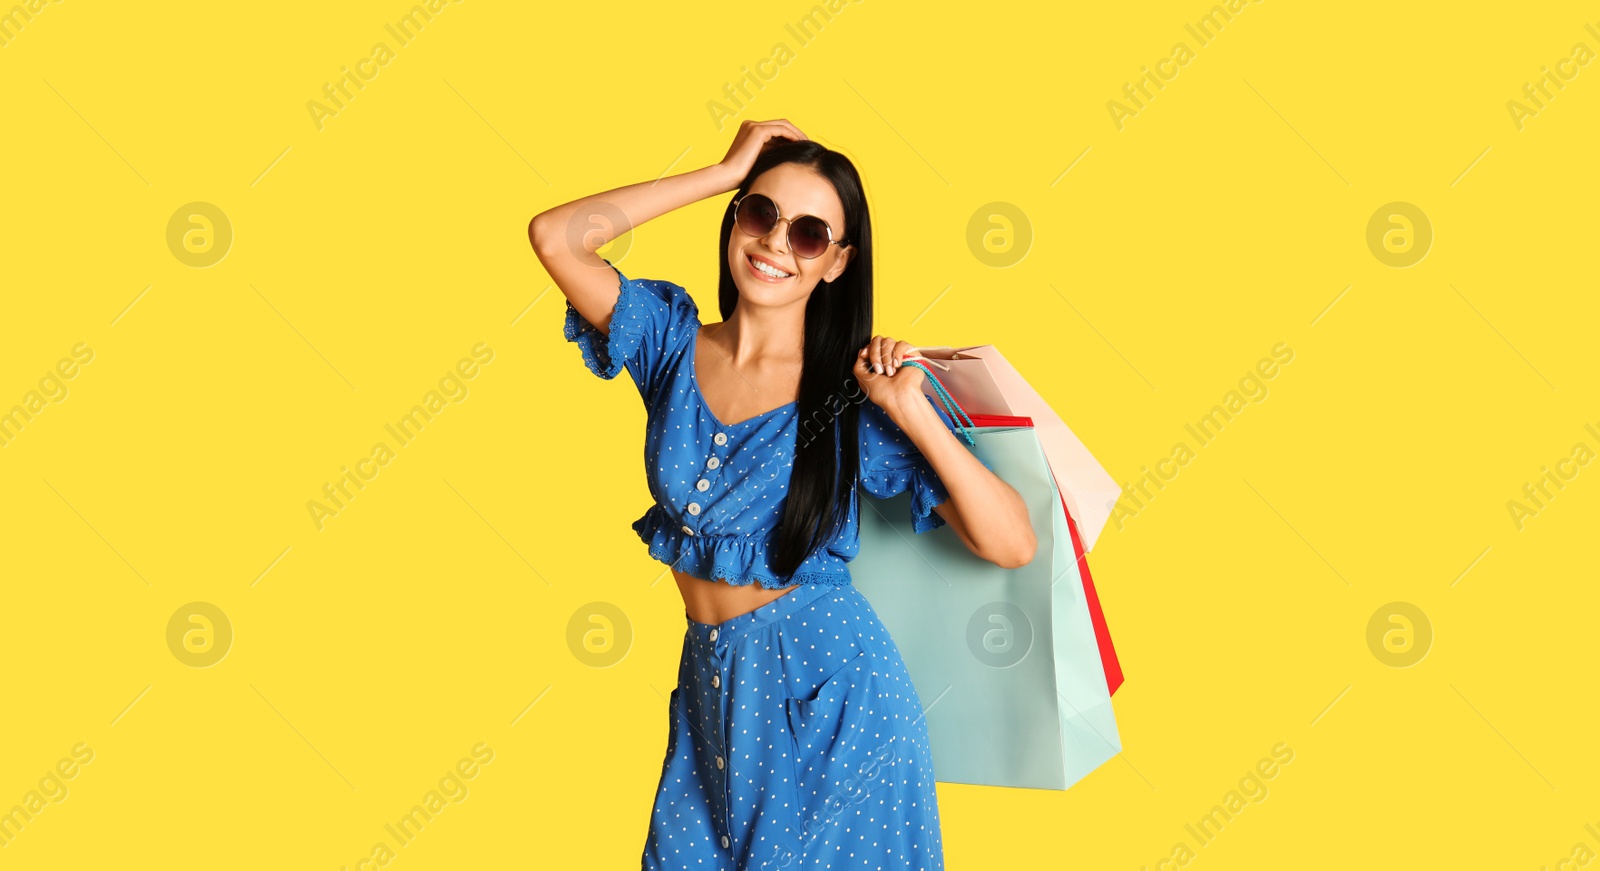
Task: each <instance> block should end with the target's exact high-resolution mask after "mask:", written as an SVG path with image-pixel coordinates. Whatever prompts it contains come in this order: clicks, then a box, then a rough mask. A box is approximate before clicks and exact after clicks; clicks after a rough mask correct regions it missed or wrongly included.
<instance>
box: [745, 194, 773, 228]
mask: <svg viewBox="0 0 1600 871" xmlns="http://www.w3.org/2000/svg"><path fill="white" fill-rule="evenodd" d="M736 217H737V218H738V221H739V229H741V230H743V231H744V232H746V233H748V234H749V235H751V236H765V235H767V234H768V233H771V232H772V227H773V225H775V224H777V223H778V207H777V206H775V205H773V204H772V200H769V199H767V198H766V197H764V196H762V195H760V194H750V195H748V196H746V197H745V198H744V199H742V200H740V201H739V213H738V215H737V216H736Z"/></svg>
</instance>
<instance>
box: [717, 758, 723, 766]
mask: <svg viewBox="0 0 1600 871" xmlns="http://www.w3.org/2000/svg"><path fill="white" fill-rule="evenodd" d="M722 767H723V762H722V757H721V756H718V757H717V768H722Z"/></svg>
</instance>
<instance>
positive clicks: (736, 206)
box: [729, 192, 850, 260]
mask: <svg viewBox="0 0 1600 871" xmlns="http://www.w3.org/2000/svg"><path fill="white" fill-rule="evenodd" d="M753 196H755V197H761V198H762V199H764V200H766V201H767V202H769V203H772V211H773V212H774V213H775V214H777V215H778V217H777V219H776V220H774V221H773V222H772V226H773V228H774V229H776V228H777V226H778V223H779V222H780V221H787V222H788V224H789V229H788V230H786V231H785V232H784V234H783V235H784V241H785V242H787V243H788V244H789V250H790V251H794V240H792V239H790V238H789V235H790V234H791V233H793V232H794V222H795V221H798V220H800V219H801V218H816V219H817V220H819V221H821V222H822V229H824V230H827V231H828V245H848V244H850V243H849V241H848V240H847V239H835V238H833V225H832V224H829V223H828V221H827V219H826V218H820V217H817V216H816V215H796V216H794V217H793V218H785V217H784V216H783V215H782V213H779V212H778V203H777V201H776V200H774V199H773V198H772V197H769V196H767V195H766V194H758V193H755V192H746V193H745V195H744V196H742V197H737V198H735V199H734V201H733V202H732V203H730V204H729V205H731V206H732V207H733V224H734V226H736V227H738V226H739V204H740V203H742V202H744V201H745V200H747V199H749V198H750V197H753ZM739 229H740V230H741V231H744V228H743V227H739ZM746 232H748V231H746ZM767 232H768V233H771V232H772V230H768V231H767ZM826 253H828V247H827V245H824V246H823V248H822V250H821V251H819V252H817V254H816V256H815V257H805V256H803V255H801V253H800V252H798V251H795V252H794V256H796V257H799V258H800V259H801V260H815V259H817V257H821V256H822V255H824V254H826Z"/></svg>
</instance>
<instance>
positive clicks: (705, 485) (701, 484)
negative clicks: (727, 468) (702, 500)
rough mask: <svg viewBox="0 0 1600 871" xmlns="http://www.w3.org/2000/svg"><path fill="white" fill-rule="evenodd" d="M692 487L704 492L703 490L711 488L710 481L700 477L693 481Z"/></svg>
mask: <svg viewBox="0 0 1600 871" xmlns="http://www.w3.org/2000/svg"><path fill="white" fill-rule="evenodd" d="M694 488H695V489H696V490H699V491H700V492H702V493H704V492H705V491H707V490H710V489H711V482H710V481H707V480H706V479H704V478H701V479H700V480H698V481H696V482H694Z"/></svg>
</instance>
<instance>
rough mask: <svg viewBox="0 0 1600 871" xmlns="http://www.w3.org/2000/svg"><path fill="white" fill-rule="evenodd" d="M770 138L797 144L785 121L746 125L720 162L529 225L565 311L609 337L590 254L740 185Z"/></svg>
mask: <svg viewBox="0 0 1600 871" xmlns="http://www.w3.org/2000/svg"><path fill="white" fill-rule="evenodd" d="M774 137H782V138H787V139H797V140H798V139H804V138H805V134H803V133H801V132H800V131H799V129H797V128H796V127H795V126H794V125H792V124H790V123H789V122H787V121H781V120H780V121H761V122H757V121H745V122H744V123H743V124H740V125H739V132H738V133H737V134H736V135H735V137H734V141H733V145H732V147H731V148H729V150H728V155H727V156H726V157H724V158H723V159H722V160H721V162H719V163H715V164H712V165H711V166H708V167H705V168H703V169H697V170H694V171H692V172H685V173H681V174H679V175H674V176H668V177H667V178H663V179H658V180H656V181H650V182H638V183H636V184H630V185H627V186H626V187H620V188H616V189H614V190H609V191H605V192H603V193H598V194H593V195H591V196H587V197H583V198H581V199H577V200H573V201H572V202H570V203H563V204H562V205H559V206H556V207H554V208H551V209H547V210H545V211H543V212H540V213H539V214H537V215H535V216H534V217H533V220H531V221H529V222H528V241H529V243H531V244H532V245H533V253H534V254H535V255H536V256H538V258H539V262H540V263H542V264H544V268H545V271H546V272H548V273H550V278H551V279H553V280H554V281H555V283H556V286H557V287H559V288H561V292H562V293H563V294H565V295H566V297H567V299H568V301H570V302H571V303H572V307H573V308H575V309H577V310H578V314H580V315H583V318H584V320H586V321H588V322H589V323H591V324H593V325H594V326H595V327H596V328H597V329H598V330H600V332H602V333H607V334H609V333H610V330H611V312H612V311H613V310H614V309H615V308H616V305H617V294H618V292H619V286H618V283H617V275H616V273H615V272H613V271H611V268H610V267H609V266H606V264H605V262H604V261H602V260H601V259H600V256H599V255H598V254H596V253H595V252H596V251H598V250H599V249H600V248H601V247H602V246H604V245H605V244H606V243H607V242H610V241H611V240H613V239H615V238H617V237H618V236H621V235H622V234H623V233H626V232H628V231H629V230H631V229H633V228H634V227H637V226H639V225H640V224H643V223H644V222H646V221H649V220H651V219H652V218H657V217H660V216H661V215H664V214H666V213H667V212H670V211H673V210H674V209H677V208H680V207H682V206H686V205H689V204H690V203H695V202H699V201H700V200H703V199H705V198H707V197H714V196H716V195H718V194H724V193H727V192H728V191H731V190H736V189H737V188H738V187H739V182H741V181H743V180H744V177H745V175H746V174H747V173H749V171H750V167H751V166H753V165H754V164H755V159H756V157H757V155H759V154H760V153H761V149H762V148H763V147H764V146H765V145H766V143H767V142H768V141H769V140H771V139H772V138H774Z"/></svg>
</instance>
